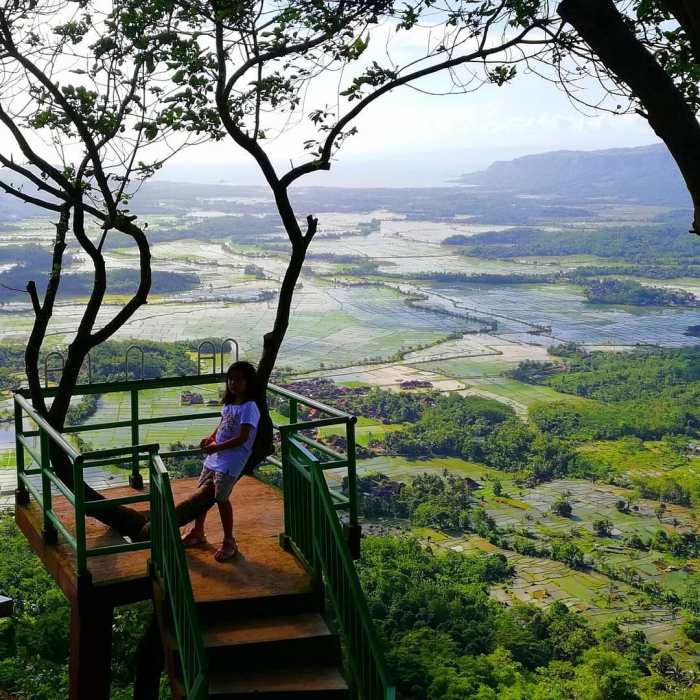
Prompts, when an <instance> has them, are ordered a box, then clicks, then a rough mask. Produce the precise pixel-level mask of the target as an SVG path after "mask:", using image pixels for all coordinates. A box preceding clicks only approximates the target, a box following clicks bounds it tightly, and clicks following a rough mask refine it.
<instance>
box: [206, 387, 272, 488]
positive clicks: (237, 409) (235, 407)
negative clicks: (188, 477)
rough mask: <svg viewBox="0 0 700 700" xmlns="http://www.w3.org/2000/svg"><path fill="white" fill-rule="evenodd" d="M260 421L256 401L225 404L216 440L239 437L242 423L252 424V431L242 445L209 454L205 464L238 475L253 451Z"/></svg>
mask: <svg viewBox="0 0 700 700" xmlns="http://www.w3.org/2000/svg"><path fill="white" fill-rule="evenodd" d="M259 422H260V411H259V410H258V407H257V405H256V403H255V401H246V402H245V403H241V404H235V403H228V404H225V405H224V407H223V408H222V409H221V424H220V425H219V427H218V429H217V431H216V441H217V442H226V441H227V440H230V439H231V438H235V437H238V436H239V435H240V434H241V426H242V425H250V426H251V428H250V432H249V433H248V437H247V439H246V441H245V442H244V443H243V444H242V445H238V446H236V447H230V448H229V449H227V450H221V451H220V452H214V454H210V455H207V458H206V459H205V460H204V466H205V467H206V468H207V469H211V470H213V471H215V472H225V473H226V474H229V475H230V476H234V477H238V476H239V475H240V473H241V472H242V471H243V467H244V466H245V463H246V462H247V461H248V457H250V453H251V452H252V451H253V443H254V442H255V434H256V433H257V432H258V423H259Z"/></svg>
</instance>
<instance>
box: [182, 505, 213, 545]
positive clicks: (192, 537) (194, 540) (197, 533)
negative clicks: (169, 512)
mask: <svg viewBox="0 0 700 700" xmlns="http://www.w3.org/2000/svg"><path fill="white" fill-rule="evenodd" d="M207 512H208V509H207V510H206V511H204V513H200V514H199V515H198V516H197V517H196V518H195V521H194V525H193V526H192V529H191V530H190V531H189V532H188V533H187V534H186V535H185V536H184V537H183V538H182V541H183V542H184V543H185V545H188V544H191V545H194V544H200V543H201V542H204V541H206V539H207V536H206V534H205V532H204V521H205V520H206V519H207Z"/></svg>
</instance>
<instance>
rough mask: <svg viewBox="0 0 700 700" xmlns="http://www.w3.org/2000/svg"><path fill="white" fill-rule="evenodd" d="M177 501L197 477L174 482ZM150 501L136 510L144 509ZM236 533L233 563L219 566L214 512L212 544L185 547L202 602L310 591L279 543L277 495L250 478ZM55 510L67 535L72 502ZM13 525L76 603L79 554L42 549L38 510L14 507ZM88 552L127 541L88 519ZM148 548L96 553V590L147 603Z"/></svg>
mask: <svg viewBox="0 0 700 700" xmlns="http://www.w3.org/2000/svg"><path fill="white" fill-rule="evenodd" d="M172 486H173V495H174V497H175V501H176V503H177V502H178V501H179V500H180V499H182V498H184V497H185V496H186V495H188V494H189V493H191V492H192V491H193V490H194V489H195V488H196V479H181V480H177V481H174V482H173V484H172ZM102 493H104V494H105V495H106V496H107V497H118V496H125V495H129V494H132V493H134V491H133V490H132V489H131V488H129V487H117V488H110V489H106V490H105V491H103V492H102ZM147 505H148V504H146V503H141V504H137V505H136V506H134V507H136V508H141V509H146V508H147ZM233 507H234V533H235V535H236V539H237V540H238V545H239V548H240V554H239V555H238V556H237V557H236V558H235V559H233V560H231V561H228V562H224V563H219V562H217V561H215V560H214V551H215V550H216V548H217V546H218V544H219V543H220V542H221V538H222V533H221V523H220V521H219V513H218V509H217V508H216V507H214V508H212V510H211V511H209V514H208V516H207V523H206V526H207V536H208V538H209V544H208V545H205V546H202V547H197V548H193V549H188V550H187V557H188V563H189V569H190V577H191V580H192V589H193V592H194V596H195V600H196V601H197V602H201V603H206V602H207V601H214V600H216V601H222V600H232V601H233V600H242V599H246V598H262V597H269V596H278V595H280V596H285V595H298V594H303V593H309V592H311V590H312V582H311V579H310V577H309V575H308V574H307V572H306V571H305V569H304V568H303V567H302V566H301V565H300V564H299V562H298V561H297V559H296V558H295V557H294V556H293V555H292V554H290V553H288V552H286V551H284V550H283V549H282V548H281V547H280V546H279V534H280V532H282V531H283V529H284V526H283V503H282V496H281V494H280V493H279V491H278V490H277V489H275V488H273V487H271V486H268V485H266V484H263V483H262V482H260V481H258V480H257V479H255V478H253V477H243V479H241V481H240V482H239V483H238V484H236V487H235V489H234V491H233ZM54 509H55V510H56V511H57V512H58V513H59V514H60V517H61V519H62V521H63V522H64V523H65V524H66V526H67V527H68V529H69V531H72V530H73V525H74V519H73V516H72V507H71V505H70V504H69V503H68V502H67V501H66V500H65V499H64V498H62V497H59V496H56V497H54ZM15 513H16V516H15V517H16V520H17V524H18V525H19V527H20V529H21V530H22V532H23V533H24V534H25V536H26V537H27V539H28V541H29V543H30V544H31V546H32V548H33V549H34V551H35V552H36V553H37V554H38V555H39V557H40V558H41V560H42V562H43V563H44V566H45V567H46V569H47V570H48V571H49V573H50V574H51V575H52V576H53V578H54V579H55V581H56V582H57V584H58V585H59V586H60V588H61V590H62V591H63V593H64V594H65V595H66V597H67V598H68V599H69V600H70V601H71V602H74V601H75V600H76V597H77V595H78V590H77V589H78V577H77V575H76V568H75V556H74V554H73V551H72V549H71V548H70V547H69V546H68V545H67V544H66V542H65V541H63V540H61V539H59V543H58V544H57V545H45V544H44V543H43V541H42V537H41V530H42V516H41V510H40V508H39V506H38V505H37V504H36V503H35V502H34V501H32V503H31V504H30V505H29V506H26V507H20V506H18V507H17V508H16V511H15ZM86 534H87V541H88V547H96V546H101V545H110V544H118V543H120V542H123V541H124V540H123V539H122V538H121V537H120V536H119V535H118V534H117V533H116V532H115V531H114V530H112V529H110V528H108V527H106V526H105V525H103V524H102V523H100V522H99V521H97V520H95V519H93V518H88V520H87V524H86ZM148 558H149V552H148V550H143V551H139V552H129V553H125V554H114V555H109V556H99V557H93V558H90V559H89V569H90V573H91V575H92V585H93V587H94V592H95V593H96V594H98V595H99V597H100V598H103V599H104V600H105V601H109V602H110V603H111V604H112V605H120V604H124V603H129V602H134V601H137V600H145V599H147V598H150V596H151V583H150V579H149V578H148V576H147V561H148Z"/></svg>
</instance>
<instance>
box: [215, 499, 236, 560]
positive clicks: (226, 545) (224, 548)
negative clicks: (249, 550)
mask: <svg viewBox="0 0 700 700" xmlns="http://www.w3.org/2000/svg"><path fill="white" fill-rule="evenodd" d="M217 505H218V506H219V515H220V516H221V525H222V527H223V530H224V541H223V542H222V543H221V547H220V548H219V549H217V550H216V553H215V554H214V558H215V559H216V560H217V561H226V560H227V559H231V557H233V556H235V555H236V552H237V551H238V547H237V546H236V540H235V539H234V537H233V506H232V505H231V501H229V500H225V501H217Z"/></svg>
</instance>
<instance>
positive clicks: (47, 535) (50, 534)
mask: <svg viewBox="0 0 700 700" xmlns="http://www.w3.org/2000/svg"><path fill="white" fill-rule="evenodd" d="M39 443H40V445H41V455H40V456H41V501H42V503H41V508H42V512H43V515H44V531H43V533H42V534H43V538H44V542H45V543H46V544H56V542H57V541H58V533H57V532H56V528H55V527H54V525H53V523H52V522H51V519H50V518H49V513H50V512H51V510H52V507H53V506H52V499H51V479H49V469H51V455H50V451H49V436H48V435H47V434H46V432H45V431H44V429H43V428H41V427H40V428H39Z"/></svg>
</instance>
